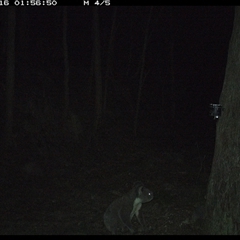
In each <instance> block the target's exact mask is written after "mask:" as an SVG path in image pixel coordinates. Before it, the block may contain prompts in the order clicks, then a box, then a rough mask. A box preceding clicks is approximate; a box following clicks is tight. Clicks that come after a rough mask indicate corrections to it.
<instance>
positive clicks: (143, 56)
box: [133, 7, 153, 136]
mask: <svg viewBox="0 0 240 240" xmlns="http://www.w3.org/2000/svg"><path fill="white" fill-rule="evenodd" d="M152 9H153V7H151V8H150V12H149V17H148V22H147V25H146V30H145V38H144V43H143V51H142V57H141V65H140V66H141V69H140V77H139V87H138V96H137V106H136V113H135V119H134V127H133V131H134V136H136V135H137V126H138V116H139V110H140V101H141V96H142V87H143V83H144V79H145V77H146V76H144V73H145V71H144V68H145V58H146V49H147V42H148V38H149V25H150V20H151V16H152Z"/></svg>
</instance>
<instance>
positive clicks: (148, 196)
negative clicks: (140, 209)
mask: <svg viewBox="0 0 240 240" xmlns="http://www.w3.org/2000/svg"><path fill="white" fill-rule="evenodd" d="M138 198H139V199H141V202H142V203H145V202H150V201H151V200H152V199H153V192H152V191H150V190H149V189H148V188H145V187H144V186H141V187H139V188H138Z"/></svg>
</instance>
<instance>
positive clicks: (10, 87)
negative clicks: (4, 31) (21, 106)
mask: <svg viewBox="0 0 240 240" xmlns="http://www.w3.org/2000/svg"><path fill="white" fill-rule="evenodd" d="M7 22H8V43H7V74H6V119H5V120H6V124H5V142H6V145H7V146H10V145H11V144H12V128H13V105H14V80H15V31H16V8H15V7H8V21H7Z"/></svg>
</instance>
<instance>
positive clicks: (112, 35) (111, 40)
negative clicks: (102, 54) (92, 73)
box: [103, 7, 117, 114]
mask: <svg viewBox="0 0 240 240" xmlns="http://www.w3.org/2000/svg"><path fill="white" fill-rule="evenodd" d="M116 15H117V7H115V8H114V10H113V16H112V27H111V33H110V38H109V43H108V55H107V64H106V75H105V84H104V96H103V114H105V113H106V109H107V93H108V81H109V79H110V76H111V70H112V60H113V49H114V38H115V30H116Z"/></svg>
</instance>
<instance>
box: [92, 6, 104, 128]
mask: <svg viewBox="0 0 240 240" xmlns="http://www.w3.org/2000/svg"><path fill="white" fill-rule="evenodd" d="M93 19H94V22H93V34H94V76H95V89H96V93H95V94H96V95H95V122H94V129H95V130H98V127H99V124H100V121H101V118H102V72H101V49H100V47H101V44H100V33H99V31H100V30H99V14H98V8H94V9H93Z"/></svg>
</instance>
